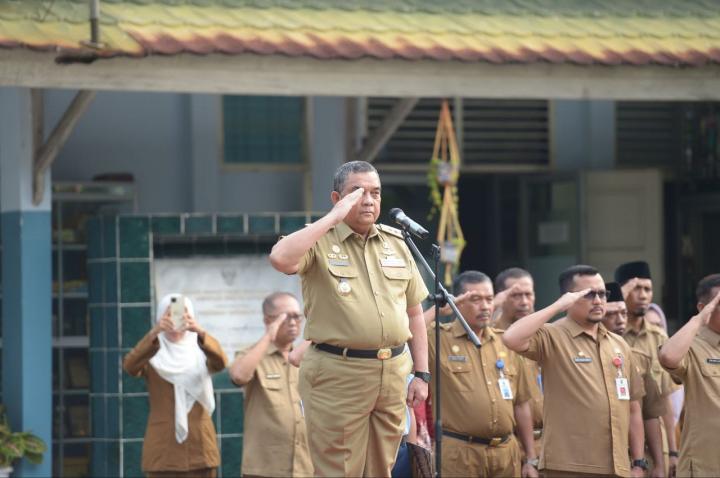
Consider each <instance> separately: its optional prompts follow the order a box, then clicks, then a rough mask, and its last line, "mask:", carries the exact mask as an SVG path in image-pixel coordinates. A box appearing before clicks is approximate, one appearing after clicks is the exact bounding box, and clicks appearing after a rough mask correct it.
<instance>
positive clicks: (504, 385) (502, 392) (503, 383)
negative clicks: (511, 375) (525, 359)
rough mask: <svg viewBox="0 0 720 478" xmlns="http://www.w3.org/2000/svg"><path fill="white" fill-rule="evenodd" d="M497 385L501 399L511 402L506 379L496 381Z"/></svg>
mask: <svg viewBox="0 0 720 478" xmlns="http://www.w3.org/2000/svg"><path fill="white" fill-rule="evenodd" d="M498 385H499V386H500V395H502V398H503V399H504V400H512V399H513V393H512V388H510V380H508V379H506V378H500V379H498Z"/></svg>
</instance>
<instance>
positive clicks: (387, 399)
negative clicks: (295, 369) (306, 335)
mask: <svg viewBox="0 0 720 478" xmlns="http://www.w3.org/2000/svg"><path fill="white" fill-rule="evenodd" d="M411 371H412V360H411V358H410V353H409V352H408V351H405V352H404V353H402V354H400V355H398V356H397V357H393V358H391V359H388V360H377V359H364V358H345V357H342V356H340V355H333V354H330V353H327V352H322V351H318V350H315V349H314V348H313V347H311V348H310V349H309V350H308V351H307V353H306V354H305V357H304V358H303V360H302V362H301V365H300V384H299V388H300V396H301V397H302V400H303V406H304V408H305V422H306V424H307V430H308V445H309V447H310V457H311V458H312V462H313V466H314V467H315V476H355V477H359V476H378V477H382V476H386V477H389V476H390V470H391V469H392V467H393V465H394V464H395V457H396V455H397V451H398V448H399V446H400V440H401V438H402V434H403V431H404V427H405V417H406V413H405V410H406V407H405V400H406V398H407V376H408V374H410V372H411Z"/></svg>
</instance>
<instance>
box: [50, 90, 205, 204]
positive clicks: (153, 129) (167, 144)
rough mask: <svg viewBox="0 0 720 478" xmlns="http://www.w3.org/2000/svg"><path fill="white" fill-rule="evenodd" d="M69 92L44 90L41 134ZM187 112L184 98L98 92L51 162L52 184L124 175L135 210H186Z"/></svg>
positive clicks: (53, 121)
mask: <svg viewBox="0 0 720 478" xmlns="http://www.w3.org/2000/svg"><path fill="white" fill-rule="evenodd" d="M74 94H75V92H74V91H64V90H51V91H46V94H45V129H46V131H47V132H49V131H50V130H51V129H52V128H53V127H54V126H55V124H57V121H58V119H59V118H60V117H61V116H62V114H63V112H64V111H65V109H66V108H67V105H68V104H69V103H70V101H71V100H72V98H73V96H74ZM188 108H189V105H188V98H187V96H186V95H179V94H157V93H115V92H102V93H99V94H98V95H97V97H96V98H95V100H94V101H93V103H92V104H91V105H90V107H89V108H88V110H87V112H86V113H85V115H84V116H83V117H82V118H81V119H80V121H79V122H78V124H77V126H76V128H75V130H74V131H73V133H72V135H71V136H70V138H69V140H68V142H67V143H66V144H65V146H64V147H63V148H62V150H61V151H60V154H59V155H58V157H57V159H56V160H55V163H54V164H53V167H52V168H53V180H55V181H89V180H91V179H92V177H93V176H94V175H96V174H100V173H107V172H129V173H132V174H133V175H134V177H135V183H136V186H137V195H138V205H139V209H140V211H141V212H158V211H167V212H179V211H187V210H189V208H190V207H191V195H190V191H191V186H192V184H191V176H190V175H189V174H188V170H189V166H190V156H189V145H190V128H189V123H188Z"/></svg>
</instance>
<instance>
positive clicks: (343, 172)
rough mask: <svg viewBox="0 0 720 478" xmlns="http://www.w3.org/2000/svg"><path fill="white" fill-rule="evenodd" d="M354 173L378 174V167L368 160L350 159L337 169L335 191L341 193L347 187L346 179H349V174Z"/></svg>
mask: <svg viewBox="0 0 720 478" xmlns="http://www.w3.org/2000/svg"><path fill="white" fill-rule="evenodd" d="M353 173H375V174H377V169H375V166H373V165H372V164H370V163H368V162H367V161H348V162H347V163H344V164H342V165H341V166H340V167H339V168H337V171H335V176H333V191H336V192H339V193H341V192H342V190H343V188H344V187H345V181H347V178H348V176H350V175H351V174H353Z"/></svg>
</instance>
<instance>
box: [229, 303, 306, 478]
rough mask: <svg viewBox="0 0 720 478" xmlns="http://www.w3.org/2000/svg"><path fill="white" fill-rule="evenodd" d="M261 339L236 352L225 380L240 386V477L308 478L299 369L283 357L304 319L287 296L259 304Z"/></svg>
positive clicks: (290, 346)
mask: <svg viewBox="0 0 720 478" xmlns="http://www.w3.org/2000/svg"><path fill="white" fill-rule="evenodd" d="M262 309H263V322H264V323H265V335H263V336H262V338H260V340H259V341H258V342H257V343H255V344H254V345H252V346H251V347H249V348H247V349H245V350H242V351H240V352H238V353H237V356H236V358H235V361H234V362H233V364H232V365H231V366H230V378H231V379H232V381H233V382H234V383H235V384H236V385H238V386H244V387H245V401H244V411H245V424H244V427H243V430H244V435H243V457H242V474H243V476H283V477H285V476H312V475H313V466H312V462H311V460H310V452H309V450H308V443H307V432H306V428H305V416H304V412H303V404H302V401H301V400H300V395H299V393H298V369H297V368H296V367H293V366H292V365H290V363H289V361H288V355H289V354H290V350H291V349H292V344H293V342H294V341H295V339H296V338H297V337H298V335H299V334H300V328H301V327H300V326H301V323H302V320H303V315H302V313H301V312H300V305H299V304H298V301H297V299H295V297H294V296H293V295H292V294H290V293H289V292H274V293H272V294H270V295H269V296H267V297H266V298H265V300H264V301H263V305H262Z"/></svg>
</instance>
